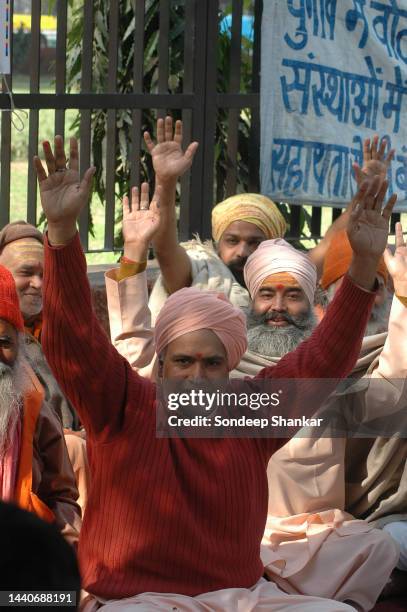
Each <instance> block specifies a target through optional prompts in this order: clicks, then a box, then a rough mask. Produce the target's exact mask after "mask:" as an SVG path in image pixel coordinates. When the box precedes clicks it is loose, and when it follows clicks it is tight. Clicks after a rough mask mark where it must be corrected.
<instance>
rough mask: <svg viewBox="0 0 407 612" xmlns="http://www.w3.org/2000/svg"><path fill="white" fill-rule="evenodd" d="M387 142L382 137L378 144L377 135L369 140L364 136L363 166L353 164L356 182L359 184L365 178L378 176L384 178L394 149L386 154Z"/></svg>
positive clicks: (392, 157)
mask: <svg viewBox="0 0 407 612" xmlns="http://www.w3.org/2000/svg"><path fill="white" fill-rule="evenodd" d="M386 146H387V142H386V140H385V139H384V138H383V139H382V141H381V143H380V145H379V136H378V135H377V134H375V136H374V137H373V138H372V140H370V138H366V139H365V141H364V143H363V167H362V168H360V166H358V164H354V166H353V167H354V170H355V178H356V182H357V184H358V185H359V187H360V186H361V184H362V183H363V181H365V180H366V178H373V177H375V176H379V177H380V178H381V180H385V178H386V176H387V171H388V169H389V166H390V164H391V162H392V160H393V159H394V154H395V151H394V149H391V150H390V151H389V153H388V154H387V156H386V155H385V153H386Z"/></svg>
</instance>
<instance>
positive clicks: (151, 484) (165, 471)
mask: <svg viewBox="0 0 407 612" xmlns="http://www.w3.org/2000/svg"><path fill="white" fill-rule="evenodd" d="M44 152H45V156H46V161H47V167H48V170H49V174H48V175H47V173H46V172H45V170H44V168H43V166H42V163H41V162H40V160H39V159H38V158H35V166H36V169H37V174H38V180H39V186H40V193H41V201H42V206H43V209H44V212H45V215H46V217H47V220H48V233H47V237H46V240H45V278H44V285H45V291H44V331H43V344H44V350H45V353H46V355H47V358H48V360H49V363H50V365H51V368H52V369H53V371H54V373H55V375H56V376H57V378H58V379H59V381H60V384H61V386H62V388H63V390H64V392H65V393H66V395H67V397H68V398H69V399H70V400H71V401H72V402H73V403H74V405H75V406H76V407H77V409H78V412H79V414H80V417H81V420H82V422H83V423H84V425H85V428H86V430H87V434H88V441H89V451H90V457H91V470H92V488H91V491H90V494H89V499H88V505H87V511H86V514H85V519H84V523H83V529H82V532H81V538H80V542H79V559H80V564H81V569H82V578H83V585H84V588H85V589H86V590H87V591H88V592H89V593H90V594H91V598H90V600H89V601H88V603H87V604H86V606H87V607H86V608H85V609H86V610H97V609H99V608H100V609H103V608H105V610H106V612H108V611H110V610H121V609H123V610H125V609H131V606H135V605H136V604H138V605H139V606H140V610H149V609H157V610H168V609H169V608H170V609H171V608H181V609H184V610H188V611H197V610H201V609H202V608H206V609H209V610H224V611H227V610H238V609H242V610H245V611H249V610H256V609H259V608H260V607H263V608H264V609H272V610H284V609H289V608H290V606H292V607H293V609H295V608H297V609H301V611H302V612H305V611H306V610H310V611H311V610H312V612H315V611H317V610H321V611H322V610H323V611H324V612H328V611H331V610H332V611H340V610H351V609H352V608H351V607H350V606H349V605H347V604H345V603H339V602H335V601H328V600H323V599H319V598H314V597H303V596H296V595H287V594H286V593H284V592H283V591H282V590H280V589H279V588H278V587H277V586H276V585H275V584H273V583H271V582H266V581H265V580H264V579H263V578H262V574H263V564H262V562H261V559H260V555H259V550H260V540H261V537H262V533H263V531H264V525H265V520H266V514H267V497H268V487H267V479H266V467H267V463H268V461H269V458H270V457H271V455H272V454H273V453H274V452H275V451H276V450H277V448H278V447H279V446H281V443H282V441H279V440H277V439H275V438H273V439H248V438H245V439H231V438H222V439H216V440H212V439H206V440H200V439H189V438H157V437H156V422H155V421H156V411H155V409H154V407H155V395H156V388H155V385H154V384H153V383H152V382H151V381H149V380H146V379H143V378H141V377H140V376H139V375H138V374H137V373H136V372H135V371H133V370H132V368H131V366H130V365H129V363H128V362H127V361H126V360H125V359H124V358H123V357H121V356H120V355H119V354H118V353H117V351H116V349H115V348H114V347H113V346H112V345H111V344H110V342H109V340H108V338H107V337H106V335H105V334H104V333H103V331H102V329H101V327H100V325H99V323H98V321H97V319H96V316H95V314H94V312H93V310H92V303H91V297H90V288H89V282H88V279H87V274H86V261H85V258H84V255H83V252H82V249H81V246H80V241H79V235H78V232H77V229H76V222H77V219H78V216H79V215H80V212H81V210H82V209H83V207H84V205H85V203H86V201H87V199H88V197H89V193H90V186H91V179H92V174H93V172H94V169H89V170H88V171H87V172H86V173H85V175H84V178H83V179H82V182H79V173H78V150H77V144H76V141H75V140H74V139H72V140H71V148H70V155H69V167H68V168H67V167H66V157H65V153H64V150H63V142H62V138H60V137H56V139H55V156H54V155H53V153H52V151H51V148H50V146H49V144H47V145H46V146H45V147H44ZM386 189H387V184H386V183H384V184H383V185H381V184H380V183H379V182H377V181H373V182H371V183H368V184H366V185H364V186H363V188H362V189H361V191H360V192H359V194H358V196H357V199H356V200H355V212H354V214H353V216H352V220H353V221H352V228H351V231H350V236H351V240H352V246H353V248H354V251H355V256H354V260H353V262H352V265H351V267H350V271H349V276H348V277H347V278H346V281H345V282H344V283H343V285H342V287H341V289H340V291H339V292H338V293H337V296H336V298H335V300H334V302H333V303H332V305H331V307H330V309H329V311H328V312H327V314H326V316H325V318H324V321H323V322H322V324H321V325H320V326H319V327H318V328H317V329H316V331H315V333H314V334H313V336H312V337H311V338H309V339H308V340H307V341H305V342H303V343H302V344H301V345H300V346H299V347H298V348H297V350H296V351H294V352H293V353H291V354H290V355H287V356H286V357H285V358H283V359H282V360H281V361H280V363H279V364H278V365H277V366H275V367H272V368H266V369H264V370H263V371H262V372H261V373H260V374H259V378H272V377H281V378H331V379H332V378H333V379H340V378H343V377H344V376H346V375H347V373H348V372H349V370H350V369H351V368H352V365H353V362H354V360H355V359H356V357H357V354H358V351H359V348H360V342H361V337H362V335H363V329H364V326H365V325H366V321H367V318H368V316H369V310H370V308H371V304H372V302H373V300H374V291H373V289H374V283H375V277H374V270H375V266H376V262H377V259H378V257H380V255H381V253H382V251H383V249H384V247H385V244H386V241H387V235H388V219H389V216H390V214H391V210H392V207H393V205H394V201H395V199H394V198H392V199H391V200H390V201H389V203H388V205H387V206H386V207H385V209H384V211H383V213H382V212H381V205H382V202H383V199H384V195H385V192H386ZM159 191H160V190H158V193H157V194H156V195H157V197H159ZM133 201H134V202H135V203H136V202H137V201H138V198H134V200H133ZM356 204H358V207H357V208H356ZM139 206H140V210H137V209H138V208H139V207H138V206H136V205H133V210H132V212H131V213H130V211H129V210H128V211H127V213H128V215H129V216H130V218H129V221H131V223H130V225H129V227H131V228H132V229H131V231H132V232H134V235H135V236H137V240H138V242H136V244H133V247H134V248H132V249H131V250H128V251H127V252H125V256H126V257H127V258H128V259H130V260H133V261H134V262H140V261H142V259H141V257H140V256H141V255H142V254H143V253H145V249H146V246H147V245H148V242H149V240H150V238H151V236H152V234H153V233H154V232H155V231H156V229H157V227H158V224H159V209H158V207H157V200H156V199H154V200H153V202H152V203H151V206H150V207H149V205H148V186H144V187H143V188H142V190H141V198H140V205H139ZM367 214H368V216H369V217H370V221H369V223H366V215H367ZM133 215H134V216H133ZM141 218H144V220H143V221H142V222H141V223H140V219H141ZM190 296H191V297H190ZM197 297H198V296H197V294H196V292H195V291H193V292H191V291H190V290H188V291H185V292H183V293H182V294H178V295H174V297H173V301H172V302H170V303H169V304H167V305H166V307H165V308H164V310H163V311H162V313H161V317H162V318H161V319H159V320H158V322H157V330H156V342H157V347H158V350H159V352H160V354H159V358H160V360H161V372H160V375H161V377H162V378H163V379H168V378H173V379H178V380H180V381H182V380H186V381H191V382H196V381H197V380H202V378H206V379H214V380H218V379H223V378H225V377H227V376H228V374H229V371H230V368H231V367H233V366H234V365H235V364H236V363H237V361H238V360H239V359H240V358H241V356H242V354H243V352H244V350H245V348H246V338H245V325H244V319H243V318H242V316H241V314H240V312H239V311H238V310H237V309H236V308H235V307H233V306H232V305H231V304H230V303H228V302H227V301H225V300H224V299H219V297H218V296H216V295H209V296H205V297H204V296H202V299H203V300H205V303H204V306H203V307H202V305H201V300H200V299H197ZM349 302H352V303H353V305H354V308H353V309H352V312H350V309H349V308H347V305H348V303H349ZM61 304H63V308H62V307H61ZM180 319H181V322H179V320H180ZM350 329H351V331H349V330H350ZM311 388H312V386H311V385H310V386H309V387H308V389H309V391H308V392H309V393H311ZM302 399H304V401H306V400H309V401H310V400H311V397H306V396H304V398H302ZM111 600H115V601H111Z"/></svg>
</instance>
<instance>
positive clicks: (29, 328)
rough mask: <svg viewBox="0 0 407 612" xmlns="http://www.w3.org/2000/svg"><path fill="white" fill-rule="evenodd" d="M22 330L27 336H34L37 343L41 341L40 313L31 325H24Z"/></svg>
mask: <svg viewBox="0 0 407 612" xmlns="http://www.w3.org/2000/svg"><path fill="white" fill-rule="evenodd" d="M24 330H25V331H26V333H27V334H31V335H32V336H34V338H35V339H36V340H38V342H40V340H41V332H42V313H41V314H40V315H39V316H38V317H37V318H36V319H35V321H33V322H32V323H31V325H26V324H24Z"/></svg>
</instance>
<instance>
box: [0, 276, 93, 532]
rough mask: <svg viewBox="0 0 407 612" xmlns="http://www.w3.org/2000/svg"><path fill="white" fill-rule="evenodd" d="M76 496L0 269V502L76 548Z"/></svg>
mask: <svg viewBox="0 0 407 612" xmlns="http://www.w3.org/2000/svg"><path fill="white" fill-rule="evenodd" d="M77 497H78V491H77V488H76V485H75V478H74V475H73V471H72V467H71V464H70V461H69V457H68V453H67V450H66V446H65V441H64V436H63V431H62V427H61V424H60V422H59V419H58V417H57V416H56V414H55V413H54V411H53V410H52V409H51V408H50V407H49V406H48V404H47V402H46V401H44V392H43V388H42V386H41V385H40V383H39V381H38V379H37V377H36V376H35V374H34V372H33V370H32V369H31V367H30V366H29V364H28V361H27V359H26V358H25V341H24V322H23V318H22V316H21V312H20V308H19V302H18V297H17V292H16V287H15V283H14V280H13V277H12V275H11V273H10V272H9V271H8V270H7V269H6V268H4V267H3V266H0V499H1V500H3V501H8V502H14V503H15V504H17V505H18V506H20V507H21V508H23V509H25V510H29V511H31V512H33V513H34V514H36V515H37V516H39V517H40V518H42V519H43V520H45V521H48V522H55V523H56V525H57V527H58V528H59V529H60V530H61V532H62V534H63V535H64V536H65V538H66V539H67V540H68V541H69V542H70V543H72V544H76V543H77V540H78V535H79V529H80V525H81V517H80V509H79V507H78V505H77V504H76V500H77Z"/></svg>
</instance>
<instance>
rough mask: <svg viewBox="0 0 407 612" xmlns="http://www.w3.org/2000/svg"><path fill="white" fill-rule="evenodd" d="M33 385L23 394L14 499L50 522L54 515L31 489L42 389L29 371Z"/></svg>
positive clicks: (21, 506) (42, 395)
mask: <svg viewBox="0 0 407 612" xmlns="http://www.w3.org/2000/svg"><path fill="white" fill-rule="evenodd" d="M30 378H31V380H32V382H33V387H32V388H31V389H30V390H29V391H28V392H27V393H26V394H25V396H24V411H23V431H22V435H21V449H20V464H19V466H18V474H17V483H16V490H15V496H14V501H15V503H16V504H17V505H18V506H20V508H23V509H24V510H28V511H29V512H33V513H34V514H36V515H37V516H38V517H39V518H41V519H43V520H44V521H47V522H49V523H52V522H53V521H54V520H55V515H54V513H53V512H52V510H51V509H50V508H48V506H47V505H46V504H45V503H44V502H43V501H42V500H41V499H40V498H39V497H38V496H37V495H36V494H35V493H34V492H33V491H32V470H33V465H32V463H33V452H34V449H33V441H34V433H35V428H36V425H37V419H38V415H39V413H40V410H41V406H42V402H43V400H44V391H43V389H42V387H41V385H40V383H39V381H38V380H37V379H36V377H35V375H34V373H30Z"/></svg>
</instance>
